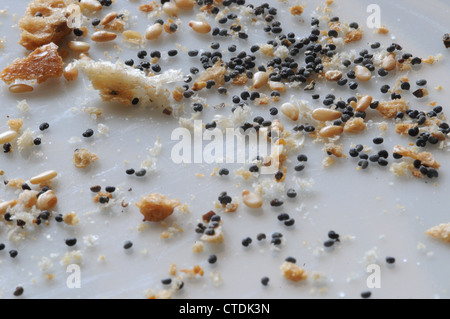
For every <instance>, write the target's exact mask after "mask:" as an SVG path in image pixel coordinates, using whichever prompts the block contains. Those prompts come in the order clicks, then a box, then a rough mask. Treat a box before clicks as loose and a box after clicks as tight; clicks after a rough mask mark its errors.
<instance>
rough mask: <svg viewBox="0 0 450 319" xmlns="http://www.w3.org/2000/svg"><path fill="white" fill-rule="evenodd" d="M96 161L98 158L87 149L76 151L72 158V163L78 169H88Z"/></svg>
mask: <svg viewBox="0 0 450 319" xmlns="http://www.w3.org/2000/svg"><path fill="white" fill-rule="evenodd" d="M96 160H98V156H97V155H95V154H94V153H91V152H89V151H88V150H87V149H85V148H82V149H78V150H76V151H75V153H74V154H73V157H72V162H73V164H74V165H75V167H76V168H86V167H88V166H89V165H90V164H92V163H93V162H95V161H96Z"/></svg>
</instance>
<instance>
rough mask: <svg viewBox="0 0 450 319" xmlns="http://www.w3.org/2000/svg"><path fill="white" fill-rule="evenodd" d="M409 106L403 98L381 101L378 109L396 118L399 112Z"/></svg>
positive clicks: (404, 110) (383, 113)
mask: <svg viewBox="0 0 450 319" xmlns="http://www.w3.org/2000/svg"><path fill="white" fill-rule="evenodd" d="M408 108H409V107H408V103H407V102H406V100H405V99H403V98H402V99H395V100H391V101H383V102H380V103H379V104H378V107H377V108H376V110H377V111H378V112H380V113H381V114H382V115H384V116H385V117H386V118H394V117H395V116H396V115H397V113H398V112H403V113H404V112H406V110H408Z"/></svg>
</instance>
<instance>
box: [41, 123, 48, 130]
mask: <svg viewBox="0 0 450 319" xmlns="http://www.w3.org/2000/svg"><path fill="white" fill-rule="evenodd" d="M49 127H50V124H48V123H42V124H41V125H39V130H41V131H45V130H47V129H48V128H49Z"/></svg>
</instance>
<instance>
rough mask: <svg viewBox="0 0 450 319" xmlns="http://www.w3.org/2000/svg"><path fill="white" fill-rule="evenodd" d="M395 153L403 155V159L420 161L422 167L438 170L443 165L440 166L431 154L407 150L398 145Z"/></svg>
mask: <svg viewBox="0 0 450 319" xmlns="http://www.w3.org/2000/svg"><path fill="white" fill-rule="evenodd" d="M393 152H394V153H396V154H399V155H402V156H403V157H409V158H412V159H413V160H419V161H420V162H421V163H422V165H425V166H428V167H432V168H434V169H438V168H439V167H441V164H439V163H438V162H437V161H436V160H435V159H434V157H433V155H432V154H431V153H429V152H420V153H419V152H417V151H416V150H414V149H411V148H406V147H403V146H400V145H396V146H395V147H394V151H393Z"/></svg>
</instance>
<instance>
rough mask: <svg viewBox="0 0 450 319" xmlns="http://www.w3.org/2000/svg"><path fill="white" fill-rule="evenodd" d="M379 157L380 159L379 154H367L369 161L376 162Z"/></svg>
mask: <svg viewBox="0 0 450 319" xmlns="http://www.w3.org/2000/svg"><path fill="white" fill-rule="evenodd" d="M379 159H380V156H379V155H377V154H376V155H371V156H369V161H371V162H378V160H379Z"/></svg>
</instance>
